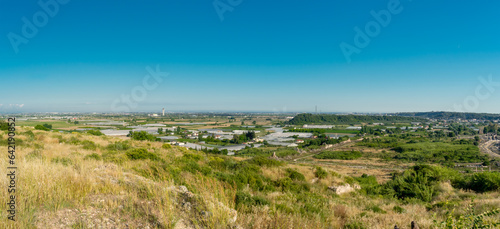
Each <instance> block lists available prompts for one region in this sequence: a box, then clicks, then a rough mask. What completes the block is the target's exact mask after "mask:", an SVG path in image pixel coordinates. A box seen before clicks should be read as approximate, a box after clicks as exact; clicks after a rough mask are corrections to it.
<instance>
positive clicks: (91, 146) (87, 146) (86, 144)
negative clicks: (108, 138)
mask: <svg viewBox="0 0 500 229" xmlns="http://www.w3.org/2000/svg"><path fill="white" fill-rule="evenodd" d="M81 144H82V145H83V149H86V150H96V149H97V145H96V144H95V143H94V142H93V141H89V140H84V141H83V142H82V143H81Z"/></svg>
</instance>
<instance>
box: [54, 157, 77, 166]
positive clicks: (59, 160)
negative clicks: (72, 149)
mask: <svg viewBox="0 0 500 229" xmlns="http://www.w3.org/2000/svg"><path fill="white" fill-rule="evenodd" d="M51 162H52V163H60V164H62V165H64V166H68V165H72V164H73V161H71V159H69V158H66V157H56V158H52V160H51Z"/></svg>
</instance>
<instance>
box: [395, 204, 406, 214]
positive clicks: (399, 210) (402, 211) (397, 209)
mask: <svg viewBox="0 0 500 229" xmlns="http://www.w3.org/2000/svg"><path fill="white" fill-rule="evenodd" d="M392 210H393V211H394V212H396V213H399V214H403V213H405V212H406V210H405V209H404V208H402V207H401V206H394V207H393V208H392Z"/></svg>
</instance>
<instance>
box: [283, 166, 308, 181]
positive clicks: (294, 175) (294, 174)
mask: <svg viewBox="0 0 500 229" xmlns="http://www.w3.org/2000/svg"><path fill="white" fill-rule="evenodd" d="M285 172H286V176H287V177H290V179H292V180H294V181H305V180H306V177H305V176H304V175H303V174H302V173H299V172H298V171H297V170H294V169H290V168H288V169H286V170H285Z"/></svg>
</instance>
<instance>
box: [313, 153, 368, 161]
mask: <svg viewBox="0 0 500 229" xmlns="http://www.w3.org/2000/svg"><path fill="white" fill-rule="evenodd" d="M362 156H363V154H362V153H361V152H359V151H351V152H345V151H325V152H321V153H320V154H316V155H314V156H313V157H314V158H316V159H338V160H355V159H358V158H360V157H362Z"/></svg>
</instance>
